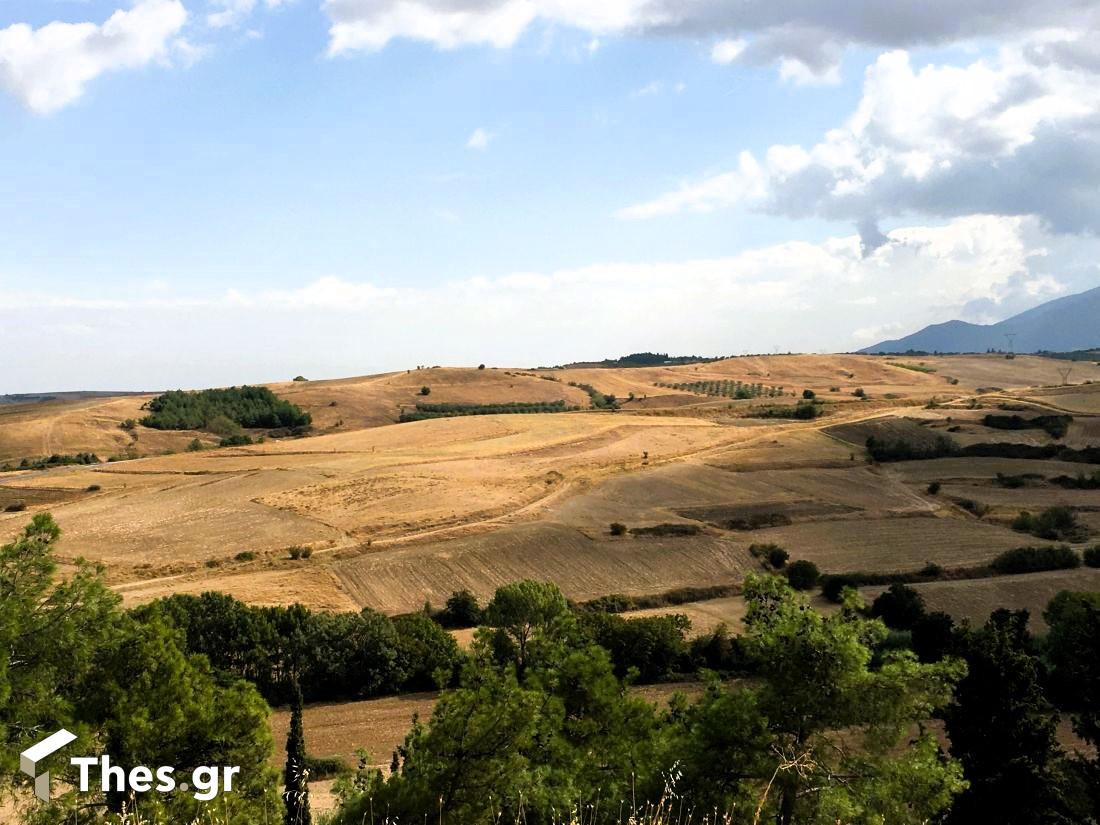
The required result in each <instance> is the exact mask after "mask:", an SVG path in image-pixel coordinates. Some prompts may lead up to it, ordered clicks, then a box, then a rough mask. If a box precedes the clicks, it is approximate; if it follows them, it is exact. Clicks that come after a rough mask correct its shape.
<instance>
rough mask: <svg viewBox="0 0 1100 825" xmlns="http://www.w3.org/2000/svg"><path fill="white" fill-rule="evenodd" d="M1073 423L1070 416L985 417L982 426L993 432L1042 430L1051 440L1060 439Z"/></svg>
mask: <svg viewBox="0 0 1100 825" xmlns="http://www.w3.org/2000/svg"><path fill="white" fill-rule="evenodd" d="M1072 423H1073V416H1072V415H1036V416H1033V417H1031V418H1024V417H1023V416H1019V415H987V416H986V417H985V418H983V419H982V424H984V425H985V426H986V427H990V428H992V429H995V430H1043V431H1045V432H1046V433H1047V434H1048V435H1050V436H1051V437H1052V438H1062V437H1063V436H1065V434H1066V433H1067V432H1068V431H1069V425H1070V424H1072Z"/></svg>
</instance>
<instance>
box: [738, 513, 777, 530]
mask: <svg viewBox="0 0 1100 825" xmlns="http://www.w3.org/2000/svg"><path fill="white" fill-rule="evenodd" d="M790 523H791V517H790V516H788V515H787V514H786V513H751V514H749V515H747V516H740V517H738V518H733V519H730V520H729V521H727V522H726V529H727V530H761V529H763V528H765V527H786V526H787V525H788V524H790Z"/></svg>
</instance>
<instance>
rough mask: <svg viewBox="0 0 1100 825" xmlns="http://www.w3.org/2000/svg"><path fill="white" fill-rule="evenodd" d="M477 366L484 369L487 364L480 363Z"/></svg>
mask: <svg viewBox="0 0 1100 825" xmlns="http://www.w3.org/2000/svg"><path fill="white" fill-rule="evenodd" d="M477 368H478V369H479V370H483V369H485V365H484V364H478V365H477Z"/></svg>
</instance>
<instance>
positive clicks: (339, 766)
mask: <svg viewBox="0 0 1100 825" xmlns="http://www.w3.org/2000/svg"><path fill="white" fill-rule="evenodd" d="M294 380H295V381H297V380H298V379H297V378H295V379H294ZM301 380H302V381H305V379H304V378H303V379H301ZM304 767H305V769H306V772H307V775H308V776H309V778H310V780H311V781H314V782H317V781H323V780H325V779H333V778H335V777H337V776H343V775H344V774H346V773H349V772H350V770H349V768H348V766H347V765H346V764H344V760H343V759H341V758H340V757H339V756H308V755H307V756H306V760H305V766H304Z"/></svg>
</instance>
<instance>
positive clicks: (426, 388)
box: [420, 385, 432, 395]
mask: <svg viewBox="0 0 1100 825" xmlns="http://www.w3.org/2000/svg"><path fill="white" fill-rule="evenodd" d="M420 394H421V395H431V394H432V388H431V387H429V386H427V385H425V386H423V387H421V388H420Z"/></svg>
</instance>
